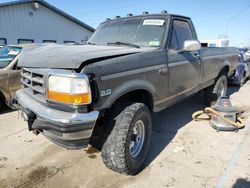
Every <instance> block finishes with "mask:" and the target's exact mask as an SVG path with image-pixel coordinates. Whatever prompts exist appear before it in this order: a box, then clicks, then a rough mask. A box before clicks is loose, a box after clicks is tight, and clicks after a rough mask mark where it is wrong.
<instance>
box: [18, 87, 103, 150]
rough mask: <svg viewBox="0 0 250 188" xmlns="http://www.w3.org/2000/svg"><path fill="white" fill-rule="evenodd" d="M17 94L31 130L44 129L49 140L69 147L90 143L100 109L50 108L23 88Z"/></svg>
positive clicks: (84, 145) (83, 145)
mask: <svg viewBox="0 0 250 188" xmlns="http://www.w3.org/2000/svg"><path fill="white" fill-rule="evenodd" d="M16 96H17V101H18V103H19V105H20V107H21V111H22V116H23V117H24V119H25V120H26V121H28V126H29V130H30V131H31V130H36V129H39V130H42V131H43V134H44V136H46V137H47V138H48V139H49V140H51V141H53V142H54V143H56V144H58V145H60V146H63V147H66V148H68V149H79V148H83V147H86V146H87V145H88V141H89V138H90V137H91V135H92V131H93V129H94V126H95V123H96V120H97V119H98V116H99V112H98V111H92V112H90V113H74V112H65V111H60V110H57V109H53V108H49V107H48V106H46V105H45V104H41V103H40V102H38V101H36V100H35V99H33V98H32V97H31V96H29V95H28V94H27V93H25V92H24V91H23V90H19V91H17V93H16Z"/></svg>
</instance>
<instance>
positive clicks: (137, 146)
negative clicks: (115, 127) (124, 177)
mask: <svg viewBox="0 0 250 188" xmlns="http://www.w3.org/2000/svg"><path fill="white" fill-rule="evenodd" d="M144 139H145V125H144V123H143V121H141V120H138V121H137V122H136V123H135V125H134V127H133V130H132V135H131V139H130V148H129V150H130V155H131V156H132V157H134V158H135V157H137V156H138V155H139V154H140V152H141V150H142V147H143V144H144Z"/></svg>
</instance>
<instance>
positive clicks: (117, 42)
mask: <svg viewBox="0 0 250 188" xmlns="http://www.w3.org/2000/svg"><path fill="white" fill-rule="evenodd" d="M107 44H108V45H109V44H115V45H126V46H130V47H134V48H140V46H138V45H136V44H133V43H129V42H121V41H116V42H108V43H107Z"/></svg>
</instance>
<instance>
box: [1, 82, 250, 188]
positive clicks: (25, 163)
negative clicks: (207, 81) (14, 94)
mask: <svg viewBox="0 0 250 188" xmlns="http://www.w3.org/2000/svg"><path fill="white" fill-rule="evenodd" d="M229 94H230V95H231V99H232V102H233V104H234V105H235V106H236V107H237V108H238V109H239V110H244V111H245V113H244V114H243V116H244V117H245V118H246V127H245V128H244V129H242V130H240V131H239V132H216V131H215V130H214V129H213V128H211V127H210V126H209V124H208V122H205V121H202V122H194V121H192V119H191V115H192V113H193V112H195V111H197V110H201V109H203V108H204V107H205V106H204V105H203V96H202V95H201V94H198V95H195V96H193V97H191V98H189V99H187V100H185V101H183V102H181V103H178V104H176V105H174V106H172V107H170V108H168V109H166V110H164V111H162V112H160V113H158V114H155V115H154V117H153V119H154V123H153V125H154V128H153V129H154V130H153V140H152V144H151V149H150V154H149V157H148V160H147V165H146V167H145V169H144V170H143V171H142V172H141V173H140V174H138V175H137V176H133V177H132V176H125V175H121V174H117V173H115V172H112V171H111V170H109V169H107V168H106V167H105V166H104V164H103V163H102V160H101V156H100V152H99V151H98V150H96V149H94V148H91V147H89V148H86V149H82V150H74V151H73V150H66V149H64V148H61V147H59V146H56V145H54V144H53V143H51V142H50V141H48V140H47V139H46V138H45V137H43V136H42V135H39V136H35V135H33V134H32V133H31V132H29V131H28V130H27V124H26V122H24V121H23V120H22V118H21V117H19V113H18V112H17V111H14V112H13V111H9V112H4V113H2V114H0V187H1V188H3V187H25V188H27V187H53V188H54V187H61V188H63V187H75V188H81V187H88V188H91V187H181V188H183V187H192V188H193V187H216V188H220V187H250V118H249V117H250V96H249V95H250V81H248V83H246V84H245V85H244V86H243V87H242V88H241V89H240V90H239V88H237V87H231V88H230V90H229ZM247 118H249V119H247Z"/></svg>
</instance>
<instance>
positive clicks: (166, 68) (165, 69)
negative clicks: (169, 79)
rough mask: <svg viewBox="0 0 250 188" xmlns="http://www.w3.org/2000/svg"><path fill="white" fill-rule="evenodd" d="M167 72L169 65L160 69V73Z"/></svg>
mask: <svg viewBox="0 0 250 188" xmlns="http://www.w3.org/2000/svg"><path fill="white" fill-rule="evenodd" d="M167 73H168V67H165V68H162V69H159V74H160V75H165V74H167Z"/></svg>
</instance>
